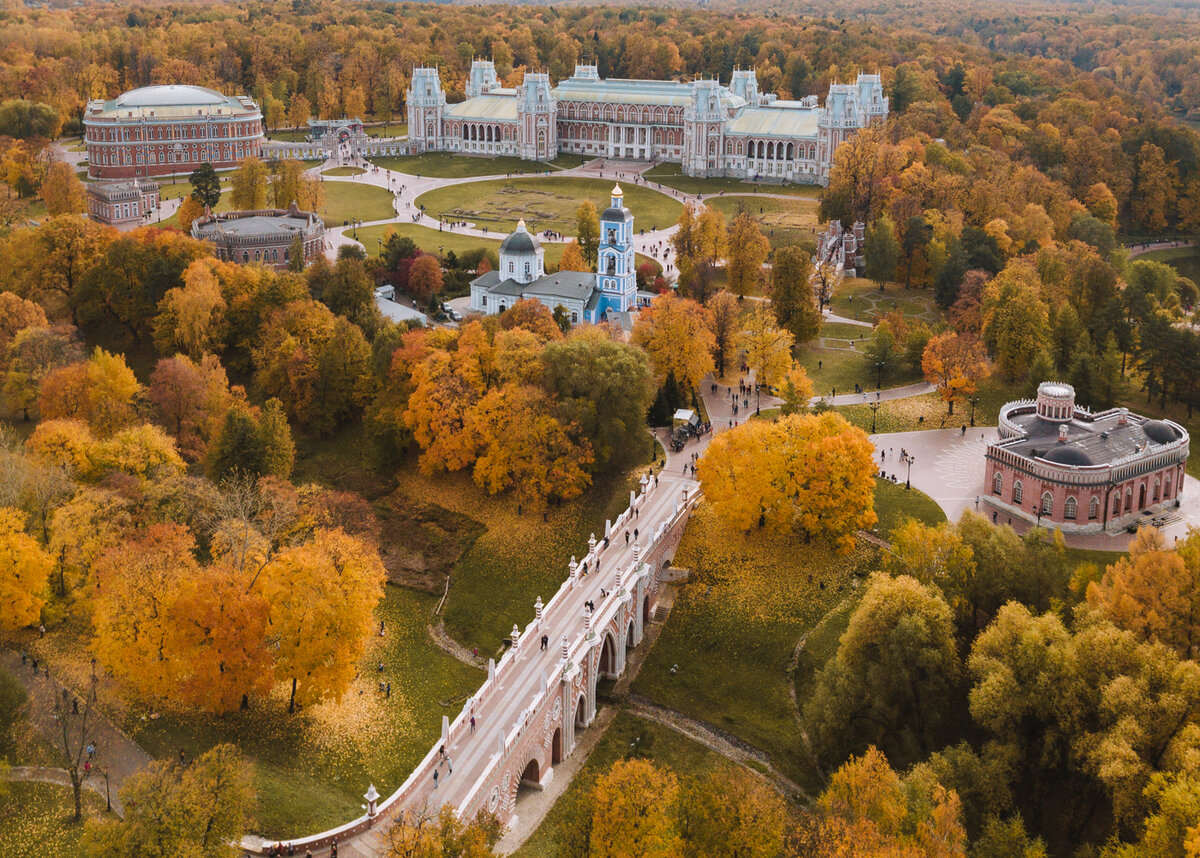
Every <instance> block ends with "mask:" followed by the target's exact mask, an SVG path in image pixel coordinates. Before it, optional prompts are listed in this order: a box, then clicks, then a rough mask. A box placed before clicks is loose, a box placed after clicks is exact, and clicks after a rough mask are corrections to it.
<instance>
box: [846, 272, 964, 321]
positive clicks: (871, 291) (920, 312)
mask: <svg viewBox="0 0 1200 858" xmlns="http://www.w3.org/2000/svg"><path fill="white" fill-rule="evenodd" d="M897 309H898V310H899V311H900V312H901V313H902V314H903V315H904V317H905V318H906V319H907V320H909V321H922V322H924V323H925V324H927V325H929V326H930V327H934V326H936V325H938V324H940V323H941V322H942V321H944V319H945V314H944V313H943V312H942V310H941V308H940V307H938V305H937V303H936V302H935V301H934V298H933V290H931V289H903V288H901V287H899V286H889V287H888V288H887V289H886V290H884V291H881V290H880V289H879V288H878V287H876V285H875V284H874V283H873V282H872V281H870V280H863V279H861V278H851V279H848V280H846V281H844V282H843V283H842V286H841V288H839V289H838V291H837V292H836V293H835V294H834V296H833V312H834V313H835V314H837V315H839V316H845V317H846V318H847V319H860V320H862V321H864V322H871V323H874V322H875V320H876V319H878V318H879V317H880V316H882V315H884V314H886V313H890V312H891V311H892V310H897Z"/></svg>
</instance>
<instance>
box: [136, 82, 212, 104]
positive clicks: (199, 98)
mask: <svg viewBox="0 0 1200 858" xmlns="http://www.w3.org/2000/svg"><path fill="white" fill-rule="evenodd" d="M225 101H226V98H225V96H223V95H221V93H219V92H217V91H216V90H212V89H206V88H205V87H202V86H185V85H181V84H167V85H163V86H143V87H141V88H140V89H131V90H130V91H129V92H127V93H125V94H123V95H120V96H118V97H117V107H177V106H180V105H186V106H191V107H201V106H203V105H206V104H224V103H225Z"/></svg>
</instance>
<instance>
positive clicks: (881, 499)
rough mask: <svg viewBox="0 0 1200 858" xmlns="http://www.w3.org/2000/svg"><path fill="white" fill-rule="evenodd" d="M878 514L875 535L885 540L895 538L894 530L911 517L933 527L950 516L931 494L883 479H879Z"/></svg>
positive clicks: (876, 489) (876, 490)
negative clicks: (947, 515) (893, 536)
mask: <svg viewBox="0 0 1200 858" xmlns="http://www.w3.org/2000/svg"><path fill="white" fill-rule="evenodd" d="M900 476H903V474H901V475H900ZM875 515H877V516H878V517H879V521H878V522H877V523H876V525H875V532H876V533H878V534H879V535H880V536H881V537H883V538H884V539H891V537H892V531H893V530H895V529H896V528H897V527H899V526H900V525H901V524H903V523H904V522H905V521H907V520H908V519H910V518H915V519H916V520H917V521H919V522H921V523H922V524H929V525H935V524H941V523H942V522H943V521H945V520H946V513H944V512H942V508H941V507H940V506H938V504H937V501H935V500H934V499H933V498H931V497H930V496H929V495H927V494H925V493H924V492H920V491H917V490H916V489H906V488H904V483H893V482H892V481H891V480H884V479H881V478H879V477H876V478H875Z"/></svg>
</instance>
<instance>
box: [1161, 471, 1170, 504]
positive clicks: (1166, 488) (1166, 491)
mask: <svg viewBox="0 0 1200 858" xmlns="http://www.w3.org/2000/svg"><path fill="white" fill-rule="evenodd" d="M1170 496H1171V475H1170V474H1168V475H1167V481H1166V482H1165V483H1163V500H1166V499H1167V498H1169V497H1170Z"/></svg>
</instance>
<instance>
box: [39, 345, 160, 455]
mask: <svg viewBox="0 0 1200 858" xmlns="http://www.w3.org/2000/svg"><path fill="white" fill-rule="evenodd" d="M141 392H142V386H141V385H140V384H139V383H138V380H137V377H136V376H135V375H134V374H133V371H132V370H131V369H130V368H129V366H128V365H127V364H126V363H125V358H124V357H122V356H121V355H119V354H111V353H109V352H106V351H105V350H104V349H102V348H100V347H97V348H96V349H95V351H93V352H92V356H91V357H90V358H89V359H88V360H87V361H85V362H80V363H74V364H70V365H68V366H65V367H60V368H59V369H55V370H52V371H51V372H49V373H48V374H47V375H46V376H45V377H44V378H43V379H42V385H41V394H40V399H39V410H40V411H41V414H42V417H43V418H44V419H51V420H53V419H56V418H67V419H75V420H83V421H85V422H87V423H88V425H90V426H91V427H92V429H93V430H95V432H96V433H97V434H99V435H106V434H111V433H112V432H115V431H116V430H118V429H120V428H122V427H124V426H127V425H129V424H130V423H131V422H133V419H134V416H135V401H136V399H137V398H138V397H139V396H140V395H141Z"/></svg>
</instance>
